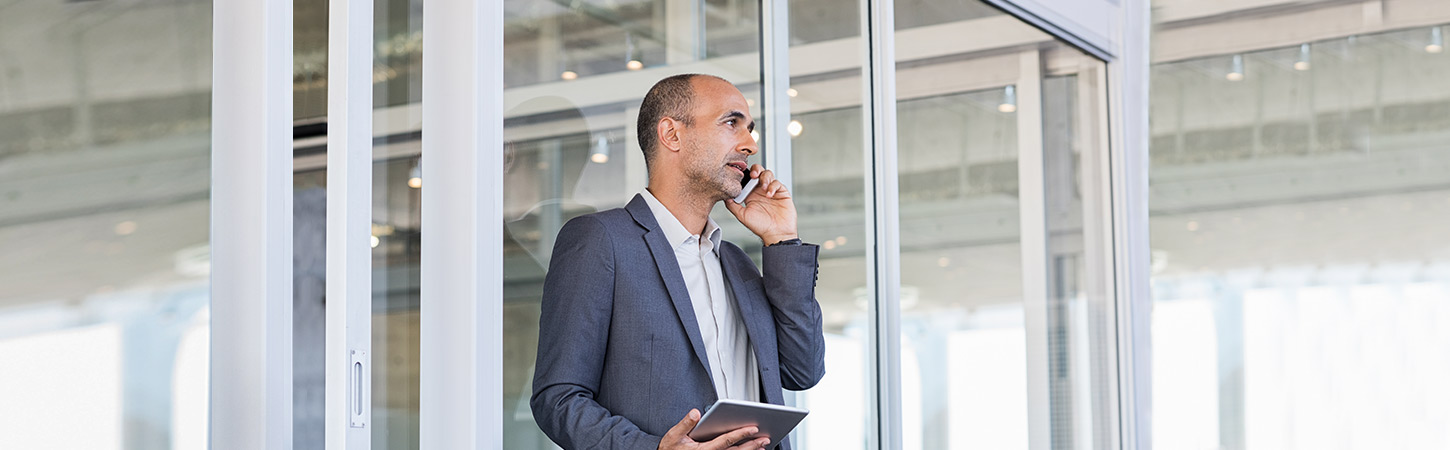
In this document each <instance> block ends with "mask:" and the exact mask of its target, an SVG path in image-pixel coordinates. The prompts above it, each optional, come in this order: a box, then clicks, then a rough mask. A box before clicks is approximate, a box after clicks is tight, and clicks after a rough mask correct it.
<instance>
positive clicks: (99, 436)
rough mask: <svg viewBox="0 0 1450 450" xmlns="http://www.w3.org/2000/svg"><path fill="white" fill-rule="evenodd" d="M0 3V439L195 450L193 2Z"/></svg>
mask: <svg viewBox="0 0 1450 450" xmlns="http://www.w3.org/2000/svg"><path fill="white" fill-rule="evenodd" d="M0 8H3V9H4V12H3V13H0V247H3V248H4V250H3V251H0V361H4V363H3V367H5V368H4V369H0V399H3V400H0V403H3V405H4V406H3V407H0V448H88V449H119V448H171V447H172V446H178V447H180V446H189V447H200V446H203V445H205V440H206V417H207V413H206V410H207V400H206V398H207V368H208V342H209V339H208V330H209V327H208V323H209V319H208V306H209V298H208V289H209V284H208V279H207V276H208V270H209V268H208V264H209V259H208V247H207V245H208V228H209V225H208V214H209V206H210V202H209V195H210V182H211V177H210V173H211V171H210V167H211V151H210V142H211V137H210V130H211V122H210V116H211V111H210V104H211V48H212V47H211V14H212V10H211V3H210V2H208V1H185V0H184V1H177V2H166V3H164V4H160V3H157V4H145V5H142V4H136V3H117V2H103V3H95V4H86V5H76V4H71V3H66V2H14V3H8V4H6V5H5V6H3V7H0ZM17 369H18V370H17Z"/></svg>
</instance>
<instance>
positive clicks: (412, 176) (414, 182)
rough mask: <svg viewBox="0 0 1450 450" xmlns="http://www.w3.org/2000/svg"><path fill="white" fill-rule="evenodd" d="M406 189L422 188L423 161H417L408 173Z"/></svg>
mask: <svg viewBox="0 0 1450 450" xmlns="http://www.w3.org/2000/svg"><path fill="white" fill-rule="evenodd" d="M408 187H410V188H413V189H418V188H421V187H423V160H421V159H419V160H418V163H417V164H414V165H413V168H412V169H411V170H409V171H408Z"/></svg>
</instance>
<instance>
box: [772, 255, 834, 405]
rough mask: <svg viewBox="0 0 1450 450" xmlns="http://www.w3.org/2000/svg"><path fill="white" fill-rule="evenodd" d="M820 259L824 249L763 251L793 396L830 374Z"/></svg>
mask: <svg viewBox="0 0 1450 450" xmlns="http://www.w3.org/2000/svg"><path fill="white" fill-rule="evenodd" d="M819 254H820V247H819V246H816V245H810V244H806V245H775V246H768V247H765V248H763V249H761V266H762V267H761V269H762V270H761V272H762V276H763V278H764V282H765V298H766V300H768V301H769V302H770V310H771V314H772V315H774V316H775V337H776V346H777V350H778V351H779V353H780V384H781V387H784V388H786V389H790V390H792V391H801V390H806V389H810V387H811V386H815V385H816V383H818V382H820V381H821V377H822V376H824V375H825V374H826V337H825V334H824V331H823V329H822V326H821V305H820V303H817V302H816V275H817V273H818V267H817V258H818V256H819Z"/></svg>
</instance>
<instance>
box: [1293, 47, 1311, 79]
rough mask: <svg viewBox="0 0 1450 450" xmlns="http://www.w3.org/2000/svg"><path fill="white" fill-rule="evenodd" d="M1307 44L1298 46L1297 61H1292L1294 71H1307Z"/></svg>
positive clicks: (1308, 55)
mask: <svg viewBox="0 0 1450 450" xmlns="http://www.w3.org/2000/svg"><path fill="white" fill-rule="evenodd" d="M1309 57H1310V54H1309V44H1302V45H1300V46H1299V60H1297V61H1294V70H1298V71H1300V72H1303V71H1305V70H1309Z"/></svg>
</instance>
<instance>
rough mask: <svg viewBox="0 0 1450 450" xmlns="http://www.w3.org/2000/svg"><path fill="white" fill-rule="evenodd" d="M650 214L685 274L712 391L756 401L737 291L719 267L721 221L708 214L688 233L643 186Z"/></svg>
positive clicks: (756, 374)
mask: <svg viewBox="0 0 1450 450" xmlns="http://www.w3.org/2000/svg"><path fill="white" fill-rule="evenodd" d="M640 196H642V197H644V200H645V203H648V204H649V209H650V212H653V213H654V216H655V222H658V223H659V225H660V230H661V231H664V233H665V239H666V240H668V241H669V242H670V247H671V248H673V249H674V250H675V259H676V260H677V261H679V264H680V274H681V275H684V278H685V287H686V288H688V289H689V292H690V303H691V305H693V306H694V310H695V322H696V323H699V324H700V338H701V339H703V340H704V344H705V356H706V357H707V358H708V359H709V364H710V377H711V379H712V380H713V381H714V382H715V396H716V397H717V398H721V399H726V398H728V399H734V400H747V401H752V402H758V401H760V371H759V369H758V368H757V365H756V361H755V352H754V351H752V350H751V347H750V336H749V335H748V334H747V333H746V331H745V321H744V320H743V319H741V317H740V310H739V309H738V308H737V307H736V306H735V295H734V293H733V292H732V291H731V289H730V288H729V287H728V286H726V285H725V275H724V273H723V272H721V271H720V254H719V253H718V252H717V251H716V249H719V248H720V226H719V225H717V224H716V223H715V220H714V219H710V218H708V217H707V218H706V222H705V233H704V234H705V235H706V236H709V238H707V239H700V235H698V234H690V232H689V231H686V230H685V226H684V225H681V224H680V220H679V219H677V218H675V215H674V214H671V213H670V210H669V209H667V208H665V205H664V204H663V203H660V201H659V199H657V198H655V196H654V194H651V193H650V192H649V189H645V190H644V192H642V193H641V194H640Z"/></svg>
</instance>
